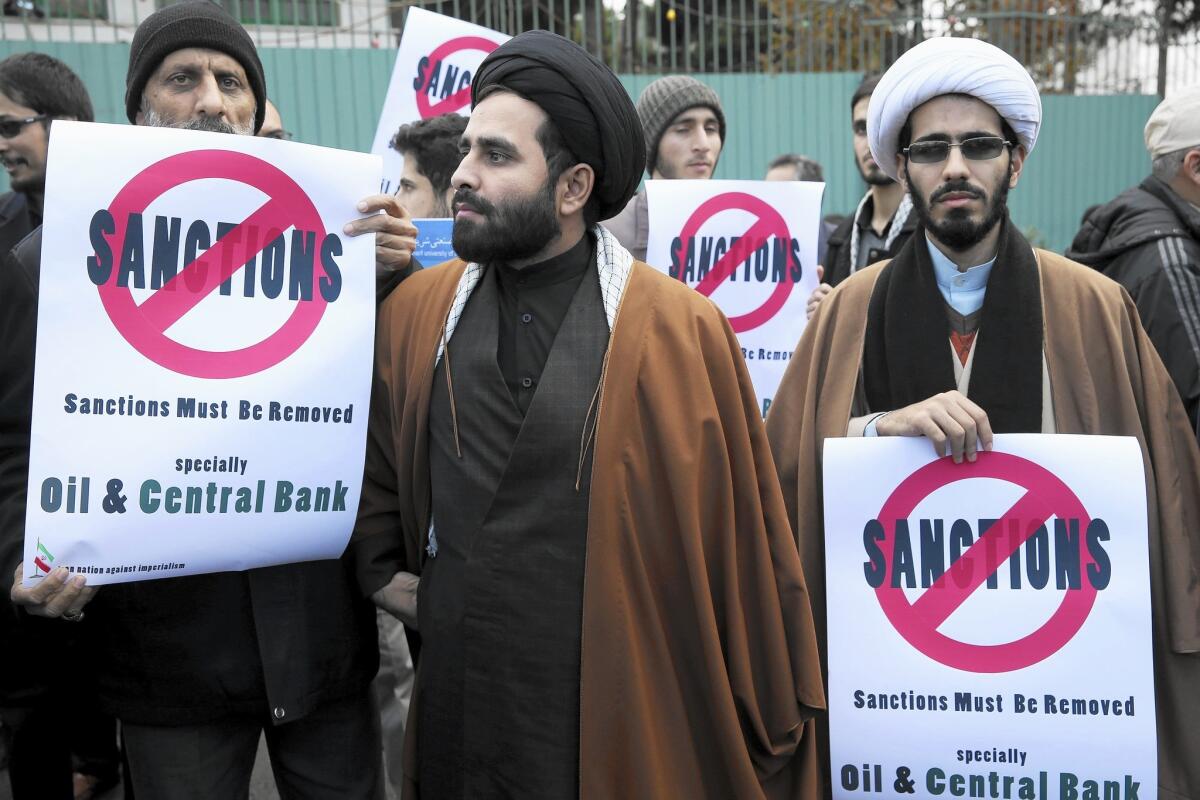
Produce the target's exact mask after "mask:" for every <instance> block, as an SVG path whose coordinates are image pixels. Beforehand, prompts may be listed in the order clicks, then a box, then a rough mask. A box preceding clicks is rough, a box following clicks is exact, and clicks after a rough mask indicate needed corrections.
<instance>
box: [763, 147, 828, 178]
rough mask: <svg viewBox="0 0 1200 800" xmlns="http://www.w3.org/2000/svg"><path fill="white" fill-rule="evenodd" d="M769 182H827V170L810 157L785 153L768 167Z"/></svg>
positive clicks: (767, 176)
mask: <svg viewBox="0 0 1200 800" xmlns="http://www.w3.org/2000/svg"><path fill="white" fill-rule="evenodd" d="M763 180H767V181H816V182H817V183H823V182H824V181H825V170H823V169H821V165H820V164H818V163H817V162H816V161H814V160H813V159H811V158H809V157H808V156H801V155H797V154H796V153H784V154H783V155H781V156H777V157H776V158H775V159H774V160H772V161H771V163H770V164H768V165H767V174H766V177H764V178H763Z"/></svg>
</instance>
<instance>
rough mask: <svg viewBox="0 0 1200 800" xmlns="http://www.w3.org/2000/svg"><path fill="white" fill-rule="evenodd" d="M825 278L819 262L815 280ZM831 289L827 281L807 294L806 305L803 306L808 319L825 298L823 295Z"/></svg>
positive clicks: (823, 269)
mask: <svg viewBox="0 0 1200 800" xmlns="http://www.w3.org/2000/svg"><path fill="white" fill-rule="evenodd" d="M824 278H825V268H824V267H822V266H821V265H820V264H818V265H817V280H818V281H820V280H823V279H824ZM832 291H833V287H832V286H830V285H829V284H828V283H822V284H819V285H818V286H817V288H815V289H813V293H812V294H810V295H809V296H808V305H806V306H805V307H804V312H805V313H806V314H807V315H808V319H812V315H813V314H815V313H817V306H819V305H821V301H822V300H824V299H825V295H827V294H829V293H830V292H832Z"/></svg>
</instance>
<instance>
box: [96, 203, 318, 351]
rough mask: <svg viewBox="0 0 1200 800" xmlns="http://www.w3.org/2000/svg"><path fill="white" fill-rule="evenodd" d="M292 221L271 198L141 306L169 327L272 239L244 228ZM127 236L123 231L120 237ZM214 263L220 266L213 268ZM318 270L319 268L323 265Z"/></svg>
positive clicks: (150, 318)
mask: <svg viewBox="0 0 1200 800" xmlns="http://www.w3.org/2000/svg"><path fill="white" fill-rule="evenodd" d="M291 225H292V222H291V221H290V220H289V219H288V211H287V209H286V208H285V207H284V204H283V203H279V202H276V201H274V200H268V201H267V202H266V203H264V204H263V205H262V207H260V208H259V209H258V210H257V211H255V212H254V213H253V214H251V215H250V216H249V217H247V218H246V219H245V220H244V221H243V222H242V223H241V224H240V225H238V226H237V227H236V228H233V229H232V230H230V231H229V232H228V233H226V234H225V235H224V236H222V237H221V238H220V239H218V240H217V242H216V243H215V244H214V245H213V246H212V247H210V248H209V249H208V250H207V251H205V252H204V253H201V254H200V255H198V256H197V257H196V260H195V261H192V262H191V263H190V264H188V265H186V266H185V267H184V268H183V269H182V270H180V271H179V273H178V274H177V275H176V276H175V277H174V278H172V279H171V280H169V281H167V282H166V283H165V284H164V285H163V287H162V288H161V289H159V290H158V291H156V292H155V293H154V294H152V295H150V297H149V298H148V299H147V300H146V301H145V302H143V303H142V304H141V305H139V306H138V310H139V311H141V312H142V316H143V317H145V318H146V321H147V322H149V323H150V324H151V325H152V326H154V327H155V328H157V329H158V330H160V331H165V330H167V329H168V328H170V327H171V326H172V325H174V324H175V323H176V322H178V321H179V320H180V319H181V318H182V317H183V315H184V314H187V313H188V312H189V311H191V310H192V309H193V308H195V307H196V305H197V304H199V302H200V301H201V300H203V299H204V298H205V297H207V296H208V295H209V294H210V293H211V292H212V291H213V290H214V289H216V288H217V287H218V286H220V285H221V284H222V283H224V282H225V281H227V280H229V278H230V277H232V276H233V274H234V273H235V272H237V271H238V270H239V269H241V268H242V266H243V265H245V263H246V262H247V261H249V260H250V259H251V258H253V257H255V256H257V255H258V254H259V253H260V252H261V251H262V250H263V248H265V247H266V246H267V245H268V244H269V243H270V241H271V239H270V238H268V237H267V236H260V237H258V238H257V241H253V240H251V238H250V237H246V236H244V235H243V232H244V231H247V230H254V231H263V232H264V233H265V232H266V231H272V232H275V231H280V232H283V231H286V230H287V229H288V227H290V226H291ZM123 239H124V235H123V234H122V236H121V239H120V240H123ZM120 240H119V241H120ZM214 266H216V269H213V267H214ZM314 271H319V268H318V269H317V270H314ZM200 278H202V279H203V283H202V284H201V285H200V287H199V288H198V289H193V288H191V287H192V286H193V285H194V284H196V283H197V282H198V280H199V279H200ZM185 282H186V285H185Z"/></svg>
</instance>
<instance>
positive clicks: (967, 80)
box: [867, 37, 1042, 178]
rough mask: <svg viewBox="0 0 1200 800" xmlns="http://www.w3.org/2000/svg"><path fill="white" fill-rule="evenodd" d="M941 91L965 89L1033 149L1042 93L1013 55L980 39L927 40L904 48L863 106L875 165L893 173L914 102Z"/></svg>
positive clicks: (950, 92) (962, 91)
mask: <svg viewBox="0 0 1200 800" xmlns="http://www.w3.org/2000/svg"><path fill="white" fill-rule="evenodd" d="M943 94H966V95H970V96H971V97H975V98H978V99H979V100H982V101H983V102H985V103H987V104H988V105H989V106H991V107H992V108H994V109H996V112H997V113H998V114H999V115H1000V116H1001V117H1002V118H1003V119H1004V121H1005V122H1007V123H1008V124H1009V126H1010V127H1011V128H1012V129H1013V130H1014V131H1015V132H1016V134H1017V138H1018V139H1019V140H1020V144H1022V145H1024V146H1025V152H1026V153H1029V152H1032V151H1033V145H1034V142H1036V141H1037V135H1038V128H1040V127H1041V125H1042V98H1041V96H1040V95H1039V94H1038V90H1037V86H1035V85H1034V83H1033V79H1032V78H1030V77H1029V73H1028V72H1027V71H1026V70H1025V68H1024V67H1022V66H1021V65H1020V63H1018V62H1017V60H1016V59H1015V58H1013V57H1012V56H1010V55H1009V54H1008V53H1006V52H1004V51H1003V50H1001V49H1000V48H999V47H996V46H995V45H991V44H988V43H987V42H984V41H981V40H979V39H962V38H950V37H942V38H937V39H926V40H925V41H923V42H921V43H920V44H919V45H917V46H916V47H913V48H912V49H910V50H908V51H907V52H906V53H905V54H904V55H902V56H900V58H898V59H896V63H894V64H892V66H891V67H890V68H889V69H888V71H887V72H885V73H884V74H883V77H882V78H880V79H879V85H877V86H876V87H875V91H874V92H872V93H871V104H870V106H868V107H867V137H868V140H869V141H870V143H871V155H872V156H873V157H874V158H875V163H877V164H878V165H879V168H880V169H882V170H883V171H884V172H886V173H887V174H888V175H890V176H891V177H892V178H896V177H897V175H896V153H897V152H899V149H900V148H899V139H900V129H901V128H903V127H904V123H905V122H907V121H908V116H909V114H911V113H912V112H913V109H915V108H917V106H919V105H921V104H922V103H924V102H926V101H927V100H932V99H933V98H935V97H938V96H939V95H943Z"/></svg>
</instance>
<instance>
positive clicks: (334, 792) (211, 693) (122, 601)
mask: <svg viewBox="0 0 1200 800" xmlns="http://www.w3.org/2000/svg"><path fill="white" fill-rule="evenodd" d="M125 111H126V115H127V117H128V118H129V121H130V122H132V123H135V124H139V125H151V126H159V127H169V128H185V129H192V130H204V131H212V132H223V133H235V134H242V135H252V134H254V133H256V132H257V131H258V130H260V129H261V127H262V124H263V120H264V117H265V115H266V80H265V76H264V74H263V68H262V63H261V62H260V61H259V58H258V54H257V51H256V50H255V46H254V43H253V41H252V40H251V38H250V36H249V35H248V34H247V33H246V31H245V29H244V28H243V27H242V26H241V25H240V24H239V23H238V22H237V21H235V20H234V19H233V18H232V17H231V16H229V14H228V13H227V12H225V11H224V10H223V9H222V8H221V7H220V6H218V5H216V4H214V3H210V2H204V1H201V2H183V3H178V4H176V5H172V6H166V7H164V8H162V9H161V10H159V11H156V12H155V13H154V14H151V15H150V16H149V17H147V18H146V19H145V20H144V21H143V22H142V23H141V25H140V26H139V27H138V30H137V32H136V33H135V34H134V38H133V42H132V44H131V47H130V54H129V70H128V73H127V76H126V95H125ZM359 210H360V211H361V212H362V213H364V214H369V215H370V216H365V217H363V218H360V219H357V220H354V221H351V222H350V223H349V224H347V225H346V227H345V233H346V234H347V235H351V236H353V235H360V234H365V233H375V234H376V247H375V254H376V260H377V268H378V267H381V268H382V269H384V270H397V269H404V268H406V267H407V266H408V261H409V256H410V254H411V252H412V248H413V245H414V238H413V237H414V234H415V230H414V229H413V228H412V226H411V225H410V224H409V222H408V220H407V219H406V217H405V216H404V213H403V209H402V208H401V207H400V206H399V204H398V202H397V201H396V200H395V198H394V197H391V196H390V195H371V196H369V197H367V198H364V199H363V201H361V202H360V203H359ZM380 211H382V212H383V213H378V212H380ZM40 234H41V229H38V230H37V231H35V232H34V233H33V234H32V235H30V236H29V237H28V238H26V239H25V240H24V241H23V242H22V243H21V245H20V246H19V247H18V248H17V249H16V250H14V251H13V253H12V254H11V255H10V257H9V259H8V261H7V263H6V264H5V266H4V268H3V269H0V387H4V390H5V391H9V390H10V389H9V387H14V388H13V389H12V390H11V391H13V396H14V402H13V403H12V405H9V403H8V402H7V401H6V404H5V408H4V417H5V418H4V421H3V422H4V429H5V430H8V429H10V426H12V427H16V428H19V427H23V428H24V431H25V436H26V437H28V426H29V416H30V408H31V394H32V373H33V356H34V340H35V335H36V326H35V314H36V309H37V286H38V281H37V277H38V269H39V264H40V250H41V235H40ZM10 414H11V416H10ZM24 458H25V459H26V461H25V463H24V464H23V465H20V466H19V467H18V468H19V469H20V470H21V471H22V472H25V471H27V470H28V461H27V459H28V452H27V451H26V452H25V454H24ZM5 460H6V461H8V454H6V459H5ZM9 468H10V467H9V466H8V465H7V464H6V465H5V467H4V469H5V470H7V469H9ZM22 489H23V487H22ZM3 499H4V500H5V501H6V502H14V503H18V504H23V503H24V492H23V490H22V492H21V493H20V496H19V497H18V498H16V499H11V498H8V497H5V498H3ZM18 530H19V529H18ZM19 535H20V534H19V533H18V536H19ZM350 562H351V560H350V559H349V558H345V559H341V560H337V559H335V560H325V561H312V562H305V563H298V564H287V565H281V566H276V567H267V568H262V569H255V570H249V571H246V572H225V573H219V574H213V575H196V576H188V577H181V578H168V579H162V580H155V581H146V582H142V583H126V584H118V585H112V586H106V587H104V588H103V589H102V590H97V589H95V588H91V587H87V586H86V580H85V578H84V576H82V575H75V576H70V575H69V574H68V573H67V571H66V570H65V569H62V568H59V569H55V570H53V571H52V572H51V573H50V574H49V575H48V576H47V577H46V578H45V579H43V580H42V581H41V582H39V583H38V584H36V585H35V586H34V587H32V588H25V587H23V586H21V585H20V577H21V574H20V571H19V567H18V573H17V576H16V578H17V581H16V583H15V585H14V587H13V589H12V593H11V596H12V598H13V600H14V602H16V603H18V604H19V605H22V606H24V607H25V610H26V612H27V613H29V614H34V615H40V616H47V617H62V618H64V619H68V620H76V621H80V620H82V618H83V615H84V609H85V606H86V613H87V620H86V621H84V622H82V623H81V625H80V631H81V633H83V634H84V635H86V636H87V641H88V644H89V650H88V652H89V656H90V668H91V669H92V670H93V671H94V672H95V674H96V677H97V682H98V686H99V690H98V691H99V697H100V701H101V704H102V707H104V708H105V709H106V710H108V711H111V712H112V713H114V714H115V715H116V716H117V717H118V718H119V719H120V720H121V722H122V728H123V732H124V738H125V744H126V752H127V755H128V758H129V764H130V772H131V778H132V782H133V784H134V788H135V790H136V792H137V795H138V796H139V797H143V798H149V799H151V800H174V799H175V798H189V799H190V798H218V797H221V798H223V797H238V796H242V797H244V796H245V794H246V791H247V787H248V785H249V781H250V775H251V770H252V767H253V764H254V760H255V754H256V751H257V749H258V743H259V739H260V737H262V736H264V735H265V738H266V742H267V749H268V751H269V753H270V756H271V764H272V768H273V770H274V773H275V779H276V783H277V784H278V786H279V788H280V792H281V794H283V795H284V796H289V797H292V796H302V797H327V798H363V799H364V800H367V799H369V800H375V799H376V798H380V797H382V792H383V784H382V758H381V748H382V745H381V742H380V737H379V722H378V718H377V716H376V713H375V704H374V702H373V698H372V695H371V679H372V677H373V676H374V674H375V671H376V668H377V665H378V649H377V638H376V637H377V632H376V626H375V610H374V608H373V607H372V605H371V603H370V602H369V601H367V600H365V599H364V598H362V597H360V596H359V595H358V594H357V592H356V591H355V588H354V584H353V577H352V574H351V566H350ZM11 566H12V565H6V566H5V568H6V569H11ZM89 601H91V602H90V604H89ZM10 657H11V656H10ZM70 724H71V720H70V719H69V718H68V719H65V720H60V725H62V726H64V727H65V726H69V725H70ZM198 754H203V756H204V757H202V758H201V757H198Z"/></svg>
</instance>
